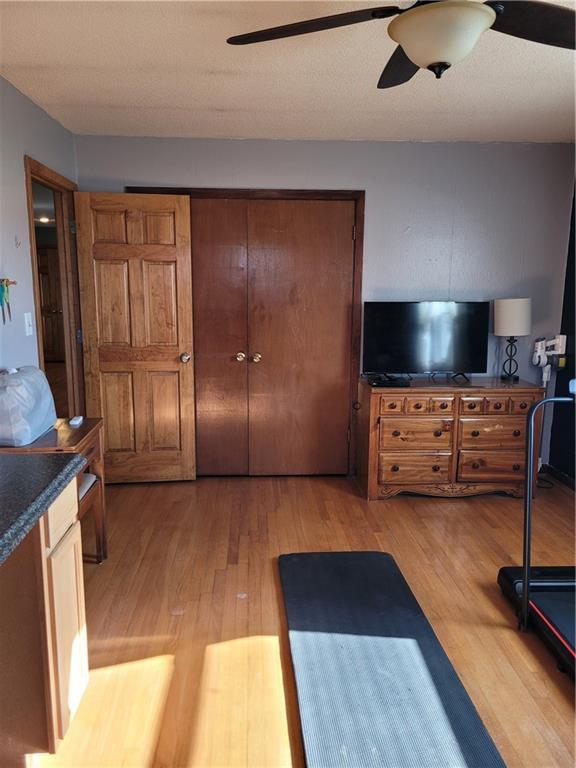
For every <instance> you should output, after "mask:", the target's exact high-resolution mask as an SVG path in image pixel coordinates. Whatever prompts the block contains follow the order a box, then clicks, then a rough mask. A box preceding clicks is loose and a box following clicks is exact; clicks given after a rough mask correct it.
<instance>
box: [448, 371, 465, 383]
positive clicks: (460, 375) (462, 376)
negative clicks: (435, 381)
mask: <svg viewBox="0 0 576 768" xmlns="http://www.w3.org/2000/svg"><path fill="white" fill-rule="evenodd" d="M450 378H451V379H452V381H456V382H458V381H467V382H470V379H469V378H468V376H466V374H465V373H453V374H452V375H451V376H450Z"/></svg>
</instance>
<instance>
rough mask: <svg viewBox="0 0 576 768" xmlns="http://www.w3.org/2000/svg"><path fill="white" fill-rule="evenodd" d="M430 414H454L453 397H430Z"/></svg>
mask: <svg viewBox="0 0 576 768" xmlns="http://www.w3.org/2000/svg"><path fill="white" fill-rule="evenodd" d="M430 411H431V413H454V398H453V397H432V398H430Z"/></svg>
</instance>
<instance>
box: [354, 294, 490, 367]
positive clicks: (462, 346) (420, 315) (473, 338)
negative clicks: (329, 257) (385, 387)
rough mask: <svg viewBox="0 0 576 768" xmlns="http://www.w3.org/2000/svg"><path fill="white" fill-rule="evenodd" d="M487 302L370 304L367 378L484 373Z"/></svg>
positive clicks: (365, 358)
mask: <svg viewBox="0 0 576 768" xmlns="http://www.w3.org/2000/svg"><path fill="white" fill-rule="evenodd" d="M489 317H490V302H488V301H367V302H365V303H364V352H363V364H362V370H363V372H364V373H380V374H382V373H430V372H436V371H438V372H449V373H485V372H486V368H487V359H488V323H489Z"/></svg>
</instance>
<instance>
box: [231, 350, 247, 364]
mask: <svg viewBox="0 0 576 768" xmlns="http://www.w3.org/2000/svg"><path fill="white" fill-rule="evenodd" d="M234 357H235V358H236V360H238V362H239V363H241V362H242V361H243V360H246V352H236V354H235V355H234Z"/></svg>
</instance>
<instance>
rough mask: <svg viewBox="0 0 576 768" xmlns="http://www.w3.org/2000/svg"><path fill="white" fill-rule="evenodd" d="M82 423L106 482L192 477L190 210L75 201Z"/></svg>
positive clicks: (173, 199) (125, 200)
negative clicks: (96, 422) (95, 421)
mask: <svg viewBox="0 0 576 768" xmlns="http://www.w3.org/2000/svg"><path fill="white" fill-rule="evenodd" d="M75 201H76V219H77V240H78V262H79V272H80V293H81V307H82V326H83V333H84V368H85V379H86V413H87V415H88V416H102V417H103V418H104V433H105V461H106V475H107V480H108V481H111V482H137V481H154V480H187V479H193V478H194V477H195V438H194V366H193V360H192V353H193V349H192V279H191V256H190V202H189V198H188V197H184V196H175V195H174V196H172V195H132V194H106V193H87V192H79V193H76V195H75Z"/></svg>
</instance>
